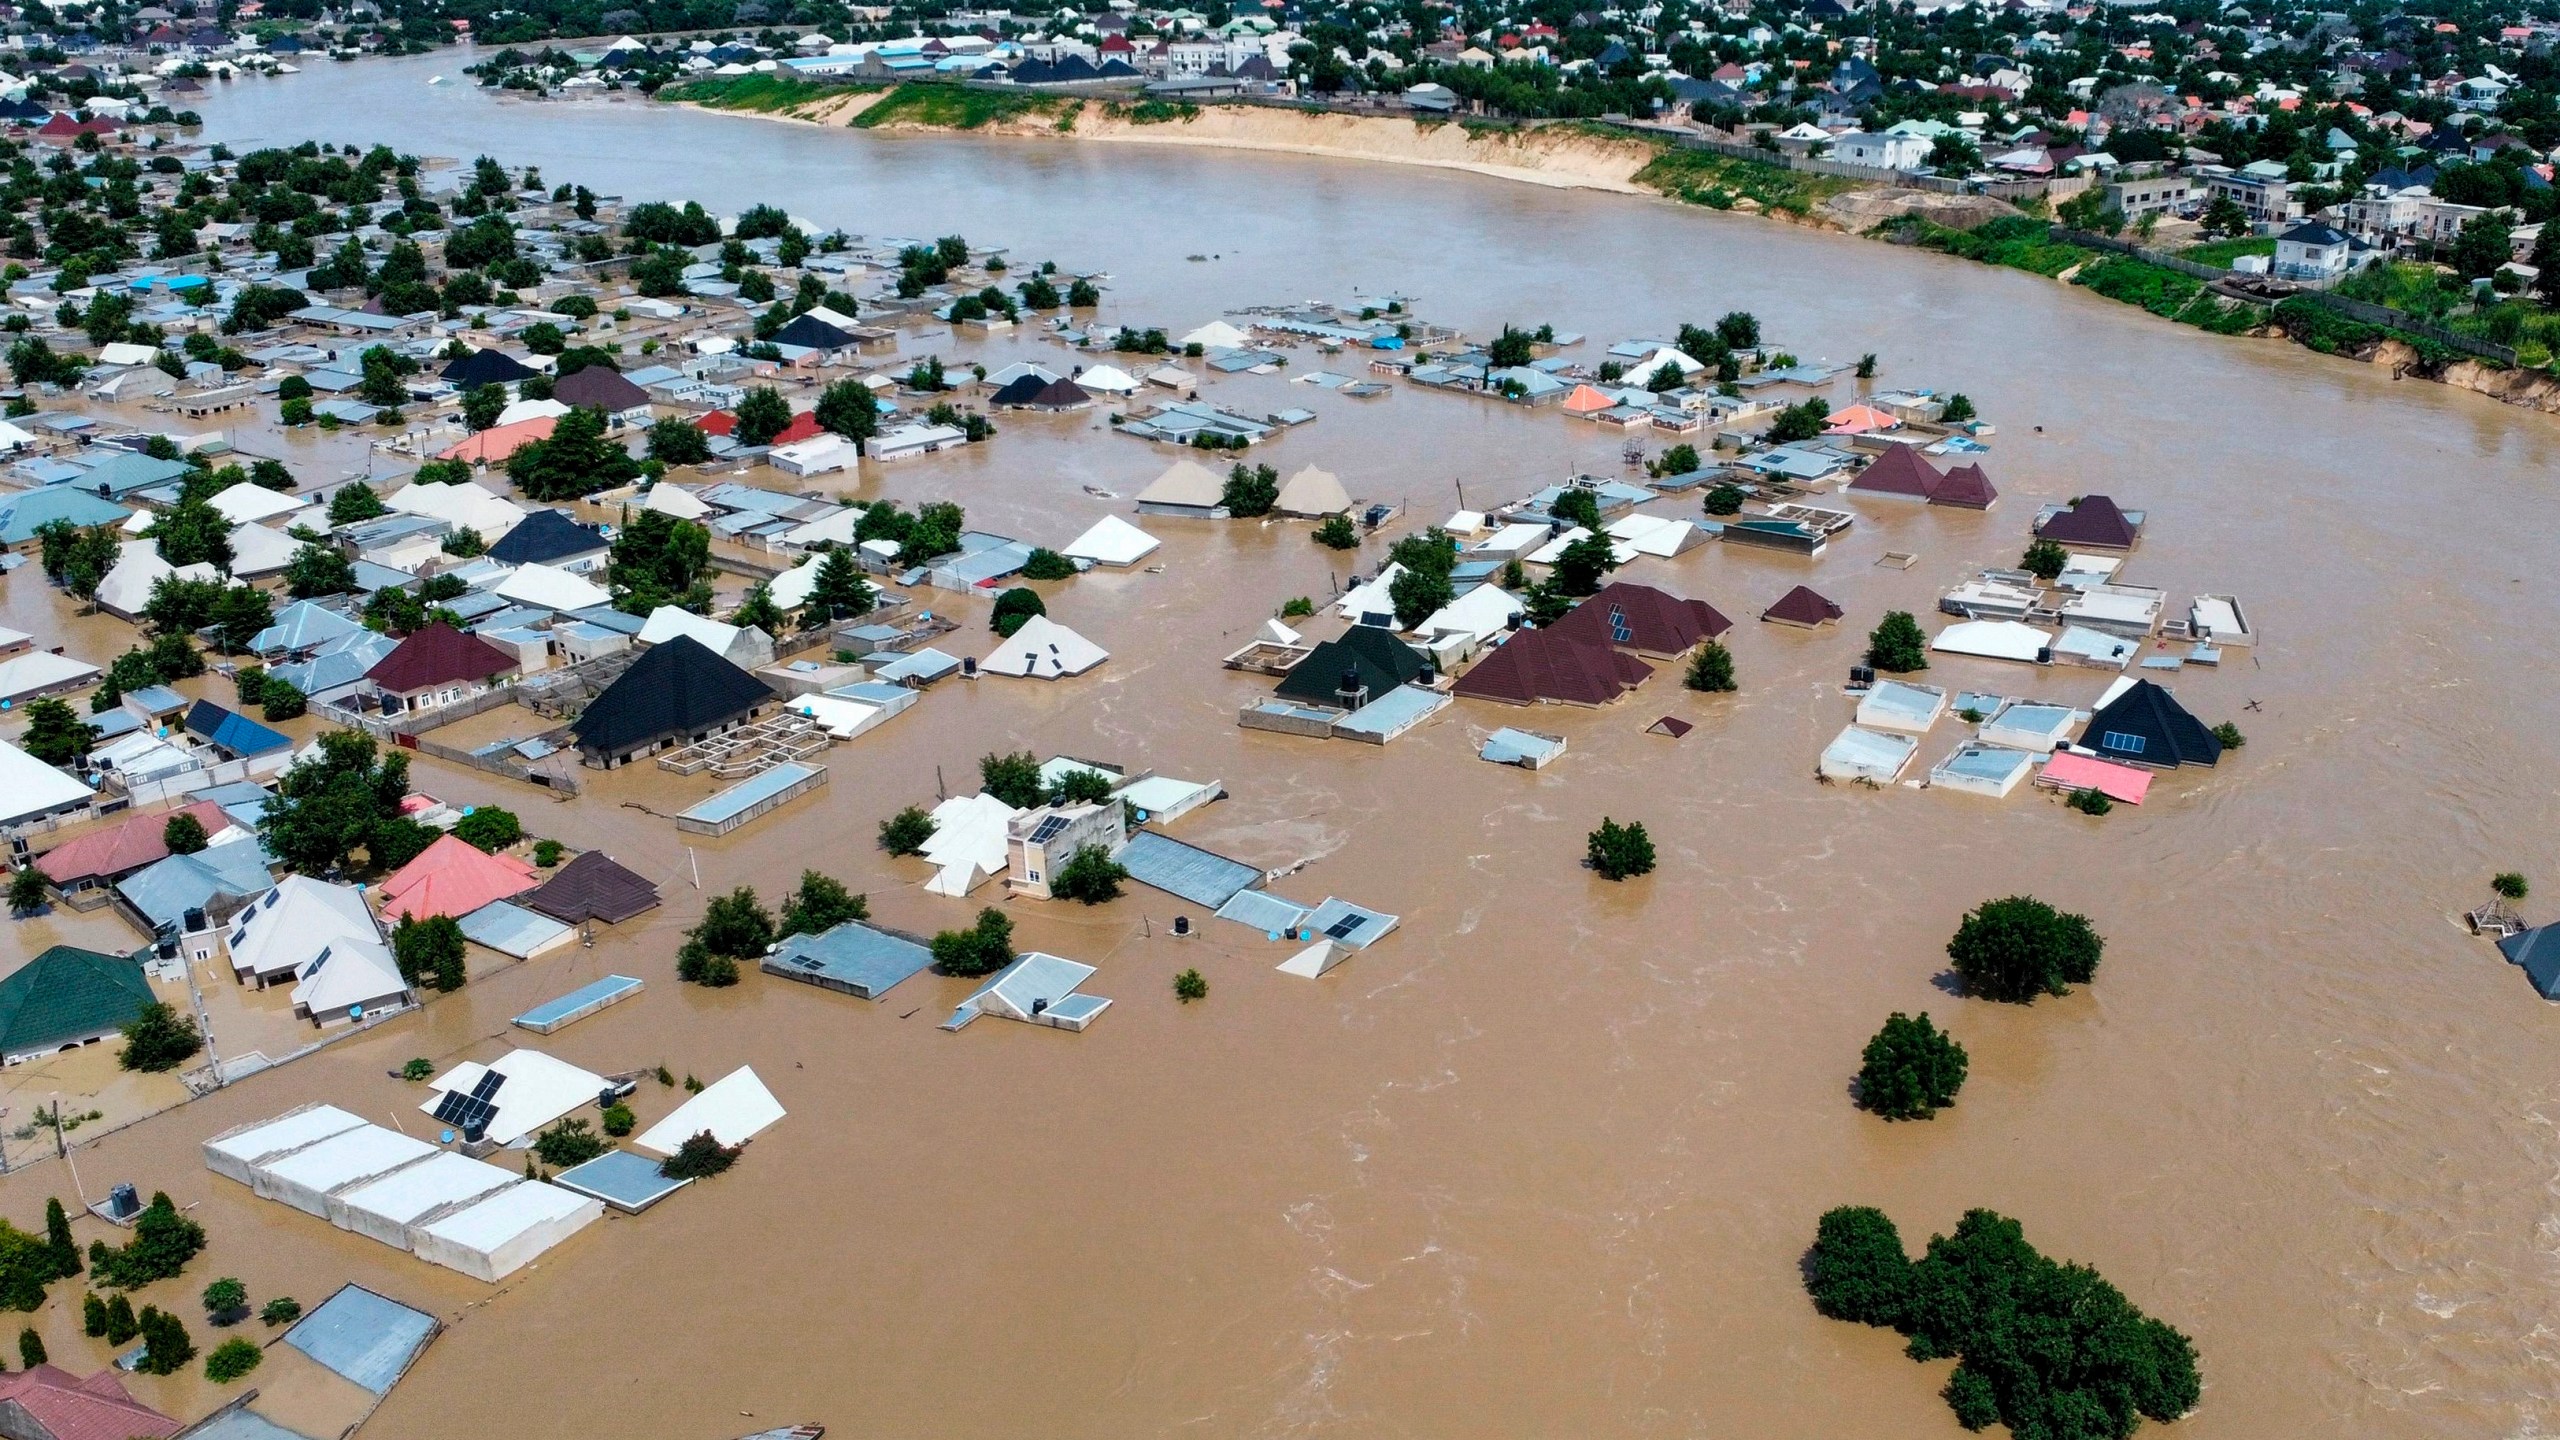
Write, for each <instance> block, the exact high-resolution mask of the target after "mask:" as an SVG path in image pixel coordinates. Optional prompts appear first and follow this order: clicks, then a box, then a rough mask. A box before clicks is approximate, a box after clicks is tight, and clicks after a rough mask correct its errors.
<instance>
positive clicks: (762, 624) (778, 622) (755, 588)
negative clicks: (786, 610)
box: [729, 580, 782, 635]
mask: <svg viewBox="0 0 2560 1440" xmlns="http://www.w3.org/2000/svg"><path fill="white" fill-rule="evenodd" d="M729 623H730V624H732V625H736V626H739V627H740V628H742V629H749V630H761V631H763V632H764V633H765V634H767V635H779V634H781V633H782V607H781V606H779V605H776V604H775V603H773V586H772V585H770V584H768V583H766V582H765V581H762V580H759V581H757V582H756V583H755V584H753V585H750V586H748V587H747V597H746V599H744V600H742V601H740V602H739V604H738V608H737V611H736V613H734V614H732V615H731V616H730V617H729Z"/></svg>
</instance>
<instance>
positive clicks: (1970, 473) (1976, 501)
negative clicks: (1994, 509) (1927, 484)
mask: <svg viewBox="0 0 2560 1440" xmlns="http://www.w3.org/2000/svg"><path fill="white" fill-rule="evenodd" d="M1999 498H2000V492H1999V491H1998V490H1997V489H1995V488H1993V487H1992V484H1991V477H1990V476H1988V475H1985V474H1983V473H1982V467H1981V466H1979V465H1959V466H1957V467H1956V468H1954V469H1953V470H1950V471H1948V472H1947V473H1946V475H1945V476H1944V477H1943V478H1941V479H1940V481H1939V482H1938V488H1937V490H1936V491H1934V492H1933V493H1931V495H1930V496H1929V503H1930V504H1932V505H1957V506H1961V507H1963V508H1964V509H1967V510H1988V509H1990V508H1991V502H1993V501H1994V500H1997V499H1999Z"/></svg>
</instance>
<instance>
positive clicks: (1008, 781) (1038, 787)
mask: <svg viewBox="0 0 2560 1440" xmlns="http://www.w3.org/2000/svg"><path fill="white" fill-rule="evenodd" d="M978 788H979V789H981V790H983V791H985V792H986V793H987V794H989V795H993V796H994V797H996V798H997V799H998V800H1001V801H1003V802H1004V803H1006V804H1007V805H1010V806H1012V807H1013V808H1015V809H1017V810H1027V809H1030V808H1031V807H1032V806H1034V805H1038V804H1041V803H1043V802H1044V801H1045V800H1046V799H1047V793H1046V792H1047V787H1046V786H1044V785H1043V784H1042V783H1041V780H1040V762H1039V761H1038V760H1037V759H1035V758H1033V756H1032V754H1031V752H1030V751H1028V750H1016V751H1014V752H1013V753H1012V754H1010V755H997V754H993V753H990V754H987V755H984V756H981V757H979V760H978Z"/></svg>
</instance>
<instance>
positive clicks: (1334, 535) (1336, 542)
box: [1315, 515, 1360, 550]
mask: <svg viewBox="0 0 2560 1440" xmlns="http://www.w3.org/2000/svg"><path fill="white" fill-rule="evenodd" d="M1315 541H1316V543H1317V544H1319V545H1321V546H1323V547H1324V548H1326V549H1327V550H1357V549H1359V548H1360V532H1359V531H1358V530H1355V529H1353V528H1352V526H1351V517H1350V516H1348V515H1327V516H1326V517H1324V520H1323V523H1321V524H1319V525H1317V526H1316V531H1315Z"/></svg>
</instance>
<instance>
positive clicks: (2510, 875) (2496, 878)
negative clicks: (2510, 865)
mask: <svg viewBox="0 0 2560 1440" xmlns="http://www.w3.org/2000/svg"><path fill="white" fill-rule="evenodd" d="M2489 888H2490V889H2491V890H2494V891H2496V892H2497V893H2498V895H2499V896H2500V897H2501V898H2504V899H2508V900H2521V899H2523V898H2524V897H2525V895H2526V894H2527V893H2528V892H2530V891H2531V890H2532V888H2533V886H2532V884H2531V882H2529V881H2527V880H2526V879H2525V878H2524V877H2523V876H2522V875H2519V874H2517V873H2516V872H2515V871H2513V870H2501V871H2499V872H2498V873H2497V874H2496V875H2493V876H2491V877H2490V879H2489Z"/></svg>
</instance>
